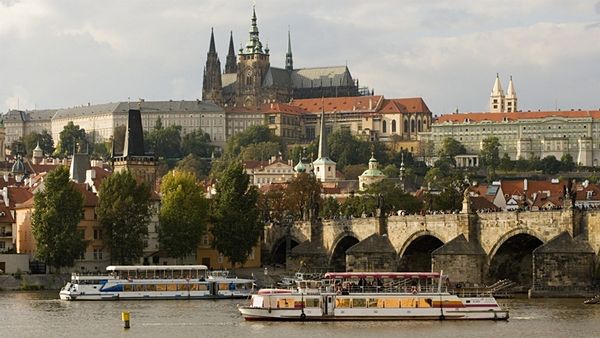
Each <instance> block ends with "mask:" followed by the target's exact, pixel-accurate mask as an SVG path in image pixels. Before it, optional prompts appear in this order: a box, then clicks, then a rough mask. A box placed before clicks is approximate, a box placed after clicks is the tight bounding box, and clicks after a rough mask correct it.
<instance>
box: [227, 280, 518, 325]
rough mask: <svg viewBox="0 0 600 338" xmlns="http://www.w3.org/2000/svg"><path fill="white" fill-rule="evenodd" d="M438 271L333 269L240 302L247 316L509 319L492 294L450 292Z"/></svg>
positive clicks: (368, 318)
mask: <svg viewBox="0 0 600 338" xmlns="http://www.w3.org/2000/svg"><path fill="white" fill-rule="evenodd" d="M446 284H447V277H446V276H444V275H443V274H442V273H437V272H414V273H411V272H331V273H327V274H325V276H324V279H322V280H320V281H302V282H299V285H298V286H299V287H298V288H297V289H295V290H292V289H288V290H286V289H261V290H259V291H258V293H256V294H254V295H252V298H251V300H250V304H249V305H246V306H238V309H239V311H240V313H241V314H242V316H243V318H244V319H245V320H273V321H274V320H288V321H296V320H307V321H308V320H313V321H329V320H331V321H337V320H402V319H437V320H439V319H452V320H472V319H489V320H507V319H508V311H505V310H502V309H501V308H500V306H499V305H498V303H497V302H496V300H495V299H494V297H493V296H492V295H491V294H462V295H461V296H460V297H459V296H458V295H455V294H451V293H450V292H448V290H447V287H446Z"/></svg>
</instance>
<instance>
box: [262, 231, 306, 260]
mask: <svg viewBox="0 0 600 338" xmlns="http://www.w3.org/2000/svg"><path fill="white" fill-rule="evenodd" d="M298 244H300V241H299V240H298V239H297V238H295V237H294V236H291V238H290V249H293V248H294V247H295V246H296V245H298ZM285 251H286V236H283V237H280V238H279V239H278V240H276V241H275V244H273V246H272V247H271V251H270V252H271V255H270V257H269V258H270V262H271V263H272V264H281V265H285V263H286V259H287V255H289V254H290V253H289V252H288V253H287V255H286V252H285Z"/></svg>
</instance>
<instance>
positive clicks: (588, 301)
mask: <svg viewBox="0 0 600 338" xmlns="http://www.w3.org/2000/svg"><path fill="white" fill-rule="evenodd" d="M598 303H600V295H595V296H594V297H592V298H589V299H586V300H584V301H583V304H598Z"/></svg>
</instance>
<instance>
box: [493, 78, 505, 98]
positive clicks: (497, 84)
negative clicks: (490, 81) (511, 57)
mask: <svg viewBox="0 0 600 338" xmlns="http://www.w3.org/2000/svg"><path fill="white" fill-rule="evenodd" d="M492 96H504V91H503V90H502V84H500V75H499V74H498V73H496V81H494V88H492Z"/></svg>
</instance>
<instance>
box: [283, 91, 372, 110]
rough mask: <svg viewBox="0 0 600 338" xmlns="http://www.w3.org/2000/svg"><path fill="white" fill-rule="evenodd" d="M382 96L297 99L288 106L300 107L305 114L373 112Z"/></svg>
mask: <svg viewBox="0 0 600 338" xmlns="http://www.w3.org/2000/svg"><path fill="white" fill-rule="evenodd" d="M382 101H383V96H381V95H375V96H347V97H326V98H322V99H321V98H318V99H297V100H293V101H292V102H290V105H292V106H296V107H300V108H302V109H304V110H305V111H306V112H310V113H319V112H321V111H325V112H327V113H329V112H334V111H354V110H356V111H371V112H375V111H377V110H378V109H379V108H380V107H381V103H382Z"/></svg>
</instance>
